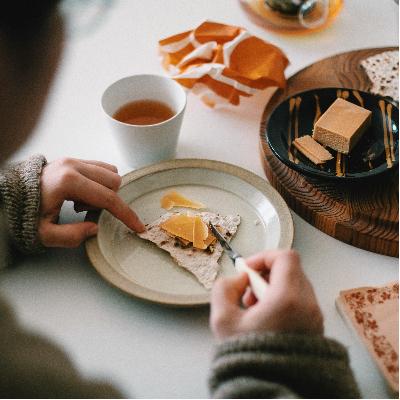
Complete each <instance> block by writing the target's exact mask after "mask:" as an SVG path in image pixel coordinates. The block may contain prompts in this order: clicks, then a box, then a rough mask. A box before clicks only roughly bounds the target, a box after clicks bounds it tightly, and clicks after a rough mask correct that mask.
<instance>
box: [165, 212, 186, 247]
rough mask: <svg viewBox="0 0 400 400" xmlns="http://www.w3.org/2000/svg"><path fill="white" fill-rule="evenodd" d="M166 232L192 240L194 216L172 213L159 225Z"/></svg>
mask: <svg viewBox="0 0 400 400" xmlns="http://www.w3.org/2000/svg"><path fill="white" fill-rule="evenodd" d="M160 227H161V229H164V230H165V231H166V232H167V233H170V234H171V235H173V236H178V237H180V238H182V239H185V240H188V241H189V242H193V227H194V217H190V216H188V215H173V216H172V217H171V218H168V219H167V220H166V221H164V222H163V223H162V224H161V225H160Z"/></svg>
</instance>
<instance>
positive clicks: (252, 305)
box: [210, 250, 324, 340]
mask: <svg viewBox="0 0 400 400" xmlns="http://www.w3.org/2000/svg"><path fill="white" fill-rule="evenodd" d="M246 261H247V263H248V265H249V267H251V268H254V269H256V270H258V271H260V272H264V273H266V274H267V275H268V278H267V281H268V282H269V286H268V290H267V295H266V296H265V298H264V299H263V300H260V301H257V300H256V298H255V297H254V295H253V294H252V292H251V291H250V290H249V288H248V285H249V280H248V276H247V274H245V273H242V274H240V275H235V276H232V277H227V278H220V279H218V280H217V281H216V282H215V284H214V287H213V291H212V299H211V317H210V325H211V329H212V331H213V333H214V335H215V336H216V338H217V339H220V340H222V339H225V338H227V337H230V336H236V335H240V334H245V333H250V332H258V333H262V332H286V333H309V334H322V333H323V330H324V328H323V317H322V313H321V310H320V308H319V306H318V302H317V299H316V297H315V294H314V290H313V288H312V286H311V284H310V282H309V281H308V279H307V278H306V276H305V275H304V273H303V271H302V268H301V265H300V259H299V256H298V254H297V253H296V252H295V251H292V250H286V251H285V250H273V251H266V252H263V253H259V254H257V255H255V256H253V257H251V258H248V259H247V260H246Z"/></svg>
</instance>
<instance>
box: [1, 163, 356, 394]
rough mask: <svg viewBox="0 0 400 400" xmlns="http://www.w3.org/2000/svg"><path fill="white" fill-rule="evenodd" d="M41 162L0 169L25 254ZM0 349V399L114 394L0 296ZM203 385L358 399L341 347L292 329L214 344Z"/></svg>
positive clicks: (5, 201) (33, 239)
mask: <svg viewBox="0 0 400 400" xmlns="http://www.w3.org/2000/svg"><path fill="white" fill-rule="evenodd" d="M45 164H46V160H45V158H44V157H42V156H35V157H32V158H31V159H29V160H28V161H26V162H23V163H20V164H16V165H14V166H12V167H11V168H9V169H8V170H6V171H3V172H1V173H0V208H2V209H3V213H4V217H3V218H4V219H5V220H6V223H5V225H6V226H7V227H8V229H7V231H8V235H9V237H10V240H11V243H12V244H13V245H14V247H16V248H17V249H19V250H21V251H22V252H24V253H32V252H37V251H39V250H40V249H42V247H41V245H40V243H39V240H38V237H37V226H38V218H39V207H40V184H39V182H40V174H41V170H42V168H43V166H44V165H45ZM1 225H2V224H1V213H0V265H1V259H4V258H5V248H4V246H3V248H2V242H4V236H5V235H4V233H3V234H2V226H1ZM3 228H4V227H3ZM0 354H1V357H0V397H21V398H23V397H42V398H51V397H53V398H60V397H64V398H76V397H81V398H94V397H100V398H110V397H113V398H115V397H120V396H121V394H120V393H119V392H118V391H116V390H115V389H113V388H112V387H111V386H110V385H108V384H107V383H96V382H90V381H87V380H85V379H83V378H82V377H80V376H79V374H78V373H77V371H76V370H75V368H74V367H73V365H72V363H71V362H70V361H69V360H68V358H67V357H66V355H65V354H64V353H63V352H62V351H60V350H59V349H58V348H57V347H56V346H55V345H54V344H52V343H50V342H49V341H48V340H46V339H44V338H40V337H37V336H35V335H33V334H31V333H29V332H26V331H24V330H23V329H22V328H21V327H20V326H18V322H17V321H16V319H15V317H14V316H13V312H12V310H11V309H10V308H9V306H7V305H6V304H5V302H3V301H0ZM132 364H134V360H132ZM132 374H134V368H132ZM209 387H210V392H211V395H212V396H213V397H228V398H295V397H305V398H357V397H359V392H358V389H357V385H356V383H355V381H354V377H353V374H352V371H351V369H350V366H349V360H348V356H347V352H346V350H345V349H344V347H343V346H342V345H341V344H339V343H338V342H335V341H333V340H329V339H327V338H324V337H322V336H308V335H296V334H272V333H269V334H268V333H266V334H263V335H261V334H257V335H256V334H250V335H243V336H240V337H237V338H232V339H230V340H227V341H225V342H224V343H222V344H220V345H218V346H216V349H215V356H214V359H213V361H212V368H211V374H210V380H209Z"/></svg>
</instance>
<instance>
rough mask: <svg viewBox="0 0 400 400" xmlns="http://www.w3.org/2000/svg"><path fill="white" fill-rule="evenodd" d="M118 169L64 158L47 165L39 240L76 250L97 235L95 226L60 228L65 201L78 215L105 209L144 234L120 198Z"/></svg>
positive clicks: (41, 182)
mask: <svg viewBox="0 0 400 400" xmlns="http://www.w3.org/2000/svg"><path fill="white" fill-rule="evenodd" d="M120 184H121V177H120V176H119V175H118V171H117V168H116V167H115V166H113V165H110V164H107V163H104V162H101V161H84V160H77V159H73V158H64V159H61V160H57V161H54V162H51V163H49V164H47V165H46V166H45V167H44V168H43V171H42V176H41V180H40V190H41V199H40V218H39V226H38V231H39V240H40V241H41V243H42V244H43V245H44V246H46V247H76V246H78V245H79V244H80V243H82V242H83V241H84V240H85V239H87V238H88V237H90V236H93V235H95V234H96V233H97V224H96V223H94V222H89V221H88V222H78V223H73V224H62V225H59V224H57V222H58V217H59V214H60V210H61V207H62V205H63V203H64V201H65V200H71V201H74V208H75V211H77V212H80V211H84V210H90V209H101V208H105V209H106V210H108V211H109V212H110V213H111V214H113V215H114V216H115V217H116V218H118V219H119V220H121V221H122V222H123V223H124V224H125V225H126V226H128V227H129V228H131V229H132V230H134V231H137V232H142V231H143V230H144V225H143V223H142V222H141V221H140V220H139V218H138V216H137V215H136V214H135V212H134V211H132V210H131V209H130V208H129V206H128V205H127V204H126V203H124V202H123V200H122V199H121V198H120V197H119V196H118V195H117V193H116V191H117V190H118V188H119V186H120Z"/></svg>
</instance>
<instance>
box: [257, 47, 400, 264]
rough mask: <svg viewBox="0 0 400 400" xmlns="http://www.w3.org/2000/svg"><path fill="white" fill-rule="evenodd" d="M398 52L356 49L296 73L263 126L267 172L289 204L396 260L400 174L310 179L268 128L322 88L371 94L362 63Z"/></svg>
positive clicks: (273, 101) (353, 241) (353, 242)
mask: <svg viewBox="0 0 400 400" xmlns="http://www.w3.org/2000/svg"><path fill="white" fill-rule="evenodd" d="M386 50H395V48H377V49H365V50H356V51H351V52H348V53H343V54H338V55H336V56H333V57H329V58H326V59H324V60H321V61H319V62H317V63H315V64H312V65H310V66H309V67H307V68H305V69H303V70H301V71H300V72H298V73H297V74H295V75H293V76H292V77H291V78H290V79H289V80H288V84H287V87H286V89H284V90H282V89H279V90H277V91H276V92H275V94H274V95H273V96H272V98H271V100H270V101H269V103H268V104H267V105H266V107H265V110H264V113H263V116H262V120H261V128H260V140H261V157H262V160H263V165H264V170H265V173H266V175H267V177H268V179H269V181H270V183H271V184H272V186H274V187H275V188H276V189H277V190H278V191H279V193H281V195H282V196H283V198H284V199H285V200H286V202H287V203H288V205H289V206H290V207H291V208H292V209H293V210H294V211H295V212H296V213H297V214H298V215H300V216H301V217H302V218H304V219H305V220H306V221H308V222H309V223H310V224H312V225H313V226H315V227H316V228H318V229H320V230H321V231H323V232H325V233H327V234H328V235H330V236H333V237H334V238H336V239H339V240H341V241H343V242H345V243H349V244H351V245H353V246H356V247H360V248H362V249H365V250H370V251H373V252H375V253H380V254H385V255H388V256H392V257H398V255H399V234H398V229H399V199H398V172H397V171H393V173H392V174H389V175H388V176H387V177H386V178H384V179H379V180H375V181H374V182H372V183H371V182H365V183H364V182H362V183H357V184H354V183H351V184H345V183H337V182H331V181H327V180H322V179H317V178H310V177H306V176H304V175H302V174H299V173H298V172H296V171H294V170H292V169H290V168H288V167H287V166H286V165H285V164H283V163H282V162H281V161H279V160H278V159H277V158H276V157H275V156H274V155H273V153H272V151H271V149H270V148H269V146H268V143H267V142H266V140H265V127H266V125H267V122H268V118H269V115H270V114H271V112H272V111H273V109H274V108H275V107H276V106H277V105H278V104H279V103H280V102H281V101H283V100H284V99H286V98H287V97H290V96H292V95H293V94H295V93H298V92H301V91H304V90H309V89H316V88H321V87H344V88H352V89H356V90H364V91H366V90H368V88H369V86H370V83H369V80H368V77H367V75H366V74H365V72H364V71H363V70H362V68H361V67H360V60H362V59H364V58H367V57H369V56H372V55H374V54H377V53H380V52H382V51H386Z"/></svg>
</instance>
